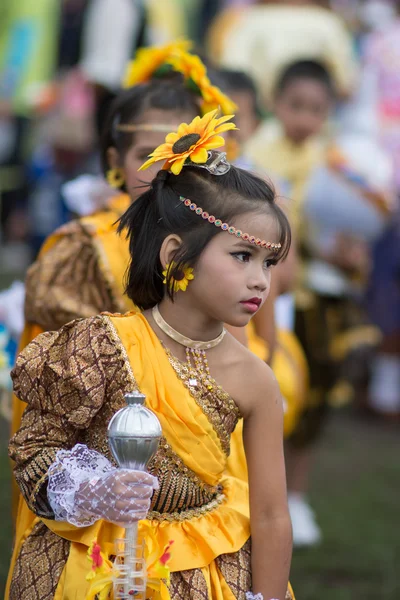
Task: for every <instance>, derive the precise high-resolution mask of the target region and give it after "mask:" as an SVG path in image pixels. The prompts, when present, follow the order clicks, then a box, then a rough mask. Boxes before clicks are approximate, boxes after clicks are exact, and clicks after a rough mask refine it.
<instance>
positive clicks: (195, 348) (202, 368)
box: [152, 305, 226, 389]
mask: <svg viewBox="0 0 400 600" xmlns="http://www.w3.org/2000/svg"><path fill="white" fill-rule="evenodd" d="M152 315H153V319H154V321H155V322H156V323H157V325H158V326H159V328H160V329H161V331H163V332H164V333H165V335H167V336H168V337H169V338H171V339H172V340H174V341H175V342H177V343H178V344H180V345H181V346H184V347H185V348H186V362H187V364H188V367H189V369H191V370H195V371H196V372H197V373H198V374H199V375H200V376H203V377H205V384H206V386H207V388H208V389H210V388H211V382H210V380H209V378H211V374H210V368H209V366H208V360H207V356H206V350H210V349H211V348H215V346H218V344H220V343H221V342H222V340H223V339H224V337H225V334H226V329H225V328H223V329H222V331H221V333H220V334H219V336H218V337H216V338H214V339H213V340H209V341H207V342H202V341H195V340H191V339H190V338H188V337H186V336H185V335H182V334H181V333H179V331H176V329H174V328H173V327H171V326H170V325H168V323H167V322H166V321H165V319H164V318H163V317H162V316H161V313H160V311H159V309H158V306H157V305H156V306H154V308H153V309H152ZM189 385H193V386H195V387H196V386H197V380H196V379H195V378H191V379H189Z"/></svg>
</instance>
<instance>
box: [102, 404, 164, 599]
mask: <svg viewBox="0 0 400 600" xmlns="http://www.w3.org/2000/svg"><path fill="white" fill-rule="evenodd" d="M145 399H146V397H145V396H144V395H143V394H141V393H140V392H131V393H129V394H125V401H126V403H127V406H125V407H124V408H121V409H120V410H119V411H118V412H117V413H115V415H114V416H113V418H112V419H111V421H110V423H109V425H108V443H109V446H110V450H111V453H112V455H113V457H114V459H115V460H116V462H117V464H118V465H119V466H120V467H122V468H124V469H134V470H136V471H146V467H147V465H148V463H149V462H150V460H151V458H152V457H153V456H154V454H155V453H156V452H157V448H158V444H159V441H160V437H161V433H162V431H161V424H160V421H159V420H158V418H157V417H156V415H155V414H154V413H153V412H152V411H151V410H149V409H148V408H146V407H145V406H144V402H145ZM137 531H138V526H137V523H135V524H133V525H130V526H129V527H127V528H126V534H125V536H126V537H125V540H123V542H124V546H125V549H124V551H123V553H122V554H123V558H124V568H123V570H124V572H125V575H126V577H125V580H124V582H123V590H122V594H123V595H122V596H121V583H122V580H121V581H119V582H117V583H116V587H117V589H116V590H115V597H116V598H124V599H126V600H128V599H129V598H132V596H133V595H135V597H136V598H138V596H137V595H136V594H137V592H139V593H140V592H143V593H144V592H145V591H146V569H145V564H144V559H143V558H140V559H138V558H137V556H136V550H137ZM117 554H118V553H117ZM138 565H141V568H139V569H138V568H137V566H138Z"/></svg>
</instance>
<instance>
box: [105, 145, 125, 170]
mask: <svg viewBox="0 0 400 600" xmlns="http://www.w3.org/2000/svg"><path fill="white" fill-rule="evenodd" d="M106 154H107V164H108V167H109V168H110V169H118V168H119V167H121V160H120V156H119V152H118V150H117V149H116V148H114V146H111V148H107V153H106Z"/></svg>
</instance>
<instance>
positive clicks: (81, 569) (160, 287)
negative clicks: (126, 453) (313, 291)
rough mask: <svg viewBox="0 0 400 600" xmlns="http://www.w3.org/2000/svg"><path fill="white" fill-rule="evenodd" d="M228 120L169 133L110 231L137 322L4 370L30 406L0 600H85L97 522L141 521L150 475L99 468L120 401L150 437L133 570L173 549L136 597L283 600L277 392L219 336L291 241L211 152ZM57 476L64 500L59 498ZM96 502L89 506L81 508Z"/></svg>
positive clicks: (107, 528)
mask: <svg viewBox="0 0 400 600" xmlns="http://www.w3.org/2000/svg"><path fill="white" fill-rule="evenodd" d="M228 119H229V117H223V118H220V119H216V118H215V111H214V112H213V113H210V114H207V115H205V117H203V119H201V120H200V118H196V119H195V120H194V122H193V123H192V124H191V125H189V126H186V125H185V126H180V128H179V129H178V131H177V133H174V134H170V135H169V136H167V138H166V143H165V144H163V145H162V146H160V147H159V148H157V150H156V151H155V152H154V153H153V155H152V157H151V159H150V160H149V161H147V163H145V165H144V167H145V166H147V165H149V164H151V163H153V162H154V161H157V160H166V163H165V165H164V169H163V170H162V171H160V172H159V173H158V175H157V176H156V178H155V179H154V180H153V182H152V185H151V188H150V189H149V190H148V191H147V192H146V193H144V194H143V195H142V196H141V197H140V198H139V199H138V200H137V201H136V202H135V203H134V204H132V205H131V207H130V208H129V209H128V211H127V212H126V213H125V214H124V216H123V217H122V220H121V225H120V227H121V230H123V229H126V230H127V234H128V237H129V249H130V255H131V257H133V258H134V261H133V262H132V263H131V267H130V269H129V271H128V278H127V293H128V295H129V297H130V299H131V301H132V302H133V303H134V304H135V305H136V306H138V307H139V308H141V309H142V310H143V311H144V312H143V314H138V313H136V314H132V313H131V314H128V315H125V316H121V315H106V314H104V315H102V316H98V317H92V318H89V319H84V320H79V321H75V322H72V323H69V324H68V325H66V326H64V327H63V328H62V329H61V330H60V331H59V332H54V333H44V334H42V335H40V336H39V337H38V338H37V339H36V340H35V341H34V342H32V343H31V344H30V345H29V346H28V347H27V348H26V350H24V351H23V352H22V353H21V355H20V356H19V358H18V361H17V365H16V368H15V370H14V372H13V379H14V386H15V391H16V393H17V395H18V396H19V397H20V398H22V399H24V400H25V401H26V402H27V403H28V408H27V410H26V411H25V413H24V416H23V419H22V424H21V428H20V429H19V431H18V432H17V433H16V435H15V436H14V438H13V439H12V440H11V443H10V454H11V456H12V458H13V459H14V460H15V461H16V469H15V473H16V477H17V480H18V482H19V484H20V487H21V490H22V492H23V493H24V496H25V499H26V501H27V502H28V503H29V505H30V507H31V509H33V510H34V511H35V512H36V514H37V516H38V519H37V523H36V524H35V527H34V529H33V531H32V532H31V533H30V535H28V537H27V538H26V539H25V540H24V541H23V543H22V544H21V545H20V548H19V551H18V557H17V561H16V564H15V567H14V573H13V577H12V580H11V587H10V596H9V597H10V599H11V600H14V599H16V598H18V599H19V598H22V597H29V598H40V600H47V599H50V598H63V599H65V600H69V599H71V600H72V599H73V598H74V599H75V598H85V597H86V594H87V592H88V587H89V583H88V582H87V581H86V578H85V572H86V570H87V559H86V552H87V549H88V548H89V547H91V545H92V541H93V538H97V542H98V544H99V545H100V547H101V549H102V551H103V553H104V554H105V555H106V556H107V555H108V557H110V556H111V555H112V554H113V552H114V548H113V540H114V539H115V537H120V536H121V533H122V532H121V530H120V529H119V527H116V526H113V525H111V524H110V523H109V522H108V521H112V522H115V521H117V522H120V523H121V522H132V521H134V520H137V519H138V518H140V517H141V516H142V513H143V512H146V510H147V506H148V493H149V489H150V488H151V487H152V485H153V483H154V482H153V480H152V479H151V477H150V476H146V477H147V478H146V479H141V478H142V477H143V475H140V474H137V473H135V472H131V471H128V472H126V471H124V470H121V469H117V468H111V465H110V466H109V467H104V458H102V457H101V455H104V456H106V457H108V458H110V455H109V451H108V447H107V440H106V428H107V423H108V421H109V420H110V418H111V416H112V415H113V414H114V413H115V411H116V410H118V409H119V408H120V407H121V406H122V405H123V403H124V400H123V395H124V393H126V392H128V391H131V390H133V389H136V390H140V391H142V392H143V393H144V394H145V395H146V398H147V404H148V406H149V407H150V408H151V409H152V410H153V411H154V412H155V413H156V414H157V416H158V417H159V419H160V421H161V424H162V429H163V439H162V442H161V444H160V448H159V450H158V452H157V454H156V456H155V458H154V459H153V461H152V463H151V465H150V467H149V472H150V473H151V474H152V475H153V476H155V477H157V478H158V483H159V487H158V489H157V490H156V491H155V493H154V495H153V497H152V500H151V507H150V512H149V513H148V514H147V518H146V519H145V520H143V521H142V522H141V523H140V524H139V530H140V535H141V536H142V537H143V538H144V540H145V541H146V544H147V548H148V554H149V556H148V561H149V562H151V561H152V559H154V557H157V556H160V555H161V554H162V552H163V548H164V547H165V545H166V544H167V543H168V542H169V541H170V540H173V541H174V545H173V547H172V548H173V549H172V550H171V559H170V562H169V568H170V572H171V576H170V583H169V584H168V593H167V592H166V590H165V589H163V591H162V592H161V596H160V593H159V592H154V590H153V591H152V590H148V595H149V596H150V597H152V598H160V597H164V598H167V597H170V598H172V599H173V600H175V599H176V600H178V598H179V599H181V598H186V599H188V600H190V599H193V600H194V599H197V598H200V597H201V598H208V599H209V600H214V599H215V600H216V599H224V600H225V599H226V600H234V599H238V600H245V598H257V599H260V598H264V600H269V599H270V598H276V599H279V600H283V598H285V596H287V597H291V592H290V588H289V590H287V585H288V574H289V569H290V554H291V551H290V549H291V533H290V531H291V527H290V519H289V516H288V511H287V503H286V490H285V473H284V459H283V448H282V423H283V410H282V401H281V397H280V394H279V389H278V386H277V384H276V381H275V380H274V377H273V375H272V373H271V371H270V369H269V368H268V367H267V366H266V364H265V363H264V362H263V361H260V360H259V359H257V358H256V357H255V356H254V355H253V354H252V353H251V352H249V351H248V350H247V349H246V348H244V347H243V346H242V345H241V344H240V343H238V342H237V341H236V340H235V339H234V338H233V337H232V336H231V335H230V334H229V333H226V332H225V330H224V327H223V323H225V322H226V323H229V324H230V325H232V326H237V327H240V326H244V325H246V323H247V322H248V321H249V319H250V317H251V316H252V315H253V314H254V313H255V312H256V311H257V310H258V309H259V308H260V306H261V305H262V304H263V302H264V301H265V299H266V297H267V295H268V291H269V286H270V277H271V271H270V266H271V265H272V264H276V263H277V262H278V261H279V260H281V259H282V258H284V257H285V256H286V254H287V252H288V249H289V245H290V229H289V225H288V222H287V220H286V217H285V216H284V214H283V213H282V212H281V211H280V209H279V208H278V207H277V206H276V204H275V202H274V193H273V191H272V189H271V188H270V187H269V186H268V185H267V184H266V183H265V182H263V181H261V180H259V179H258V178H256V177H255V176H253V175H250V174H249V173H247V172H246V171H242V170H240V169H237V168H235V167H231V166H230V165H229V163H227V161H226V159H225V157H224V154H223V153H219V152H216V151H215V150H214V149H215V148H217V147H218V146H219V145H221V144H222V143H223V139H222V138H221V137H220V135H219V134H220V133H222V132H223V131H224V130H227V129H229V128H231V127H233V125H232V124H228V123H226V121H227V120H228ZM200 207H201V208H200ZM247 232H249V233H247ZM229 234H231V235H229ZM178 330H179V331H178ZM194 339H197V340H200V341H197V342H194V341H193V340H194ZM241 417H243V419H244V444H245V449H246V456H247V462H248V469H249V492H250V494H249V497H250V509H251V522H250V520H249V506H248V490H247V485H246V484H245V483H244V482H243V481H240V480H238V479H237V478H235V477H231V476H229V475H227V474H226V463H227V457H228V455H229V450H230V439H231V434H232V432H233V430H234V429H235V426H236V424H237V422H238V420H239V419H240V418H241ZM77 444H78V446H77ZM83 445H86V447H87V448H86V450H85V452H88V453H89V454H91V456H92V457H96V456H97V459H96V460H97V461H101V460H102V461H103V471H102V473H101V474H99V472H98V471H96V476H95V478H93V471H91V469H90V467H89V465H85V464H83V465H81V473H82V470H85V469H86V470H87V477H86V479H85V478H82V476H81V475H80V478H78V479H76V478H75V475H76V473H75V472H74V471H70V470H69V469H70V464H71V461H72V457H73V455H74V453H75V455H76V453H77V452H80V451H81V450H80V449H82V447H83ZM61 449H63V450H64V452H59V450H61ZM64 472H65V473H68V474H69V475H70V476H71V480H70V481H71V482H72V487H73V489H71V488H70V489H65V488H61V487H60V488H58V489H57V481H58V480H59V477H60V476H62V474H63V473H64ZM105 483H106V484H107V485H105ZM121 483H123V484H124V485H121ZM105 488H107V492H106V493H105V494H103V495H102V493H101V490H102V489H103V490H104V489H105ZM48 491H49V494H48ZM71 491H72V492H73V493H72V494H71V493H70V492H71ZM94 496H97V498H101V497H102V498H103V500H102V501H100V502H96V503H93V502H92V499H93V497H94ZM102 517H104V519H102ZM70 523H74V524H75V525H74V526H72V525H71V524H70ZM77 525H80V527H79V526H77ZM250 533H251V536H252V540H251V546H250ZM251 590H252V591H251ZM253 594H256V595H254V596H253Z"/></svg>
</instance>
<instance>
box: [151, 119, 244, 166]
mask: <svg viewBox="0 0 400 600" xmlns="http://www.w3.org/2000/svg"><path fill="white" fill-rule="evenodd" d="M217 113H218V110H213V111H211V112H209V113H207V114H206V115H204V117H195V118H194V119H193V121H192V122H191V123H189V125H188V124H187V123H181V125H179V127H178V131H177V132H175V133H169V134H168V135H167V137H166V138H165V143H164V144H161V146H158V148H156V149H155V150H154V152H152V153H151V154H149V156H150V158H149V160H147V161H146V162H145V163H144V164H143V165H142V166H141V167H140V168H139V171H142V170H144V169H147V168H148V167H150V166H151V165H152V164H154V163H155V162H158V161H160V160H165V161H166V162H165V164H164V166H163V169H165V170H170V171H171V172H172V173H173V174H174V175H179V173H180V172H181V171H182V167H183V165H184V164H185V162H186V161H190V162H192V163H195V164H204V163H206V162H207V160H208V151H209V150H215V148H220V147H221V146H223V145H224V144H225V140H224V138H223V137H222V136H221V135H219V134H221V133H223V132H224V131H229V130H231V129H237V127H236V125H235V124H234V123H226V121H229V120H230V119H232V118H233V116H234V115H225V116H224V117H220V118H216V115H217Z"/></svg>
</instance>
